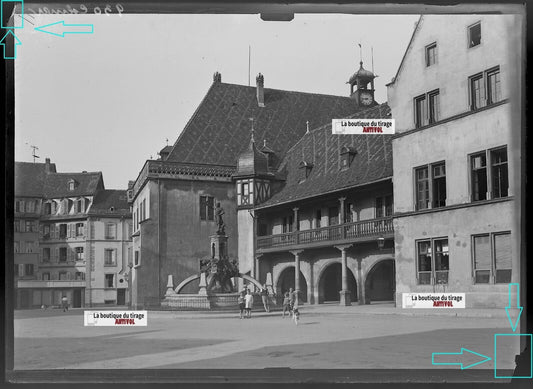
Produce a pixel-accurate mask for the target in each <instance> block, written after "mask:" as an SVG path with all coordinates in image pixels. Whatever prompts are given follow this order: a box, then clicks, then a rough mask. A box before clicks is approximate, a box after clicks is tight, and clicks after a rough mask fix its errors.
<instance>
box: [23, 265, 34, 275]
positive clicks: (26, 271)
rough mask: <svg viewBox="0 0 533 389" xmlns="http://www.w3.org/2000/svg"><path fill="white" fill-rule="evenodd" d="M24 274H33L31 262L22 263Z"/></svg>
mask: <svg viewBox="0 0 533 389" xmlns="http://www.w3.org/2000/svg"><path fill="white" fill-rule="evenodd" d="M24 274H25V275H27V276H32V275H33V264H31V263H26V264H25V265H24Z"/></svg>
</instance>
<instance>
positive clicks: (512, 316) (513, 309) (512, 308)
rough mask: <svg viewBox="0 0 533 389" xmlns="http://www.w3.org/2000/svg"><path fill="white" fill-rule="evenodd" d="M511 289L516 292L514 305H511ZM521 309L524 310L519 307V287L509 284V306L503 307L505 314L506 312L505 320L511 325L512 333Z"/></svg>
mask: <svg viewBox="0 0 533 389" xmlns="http://www.w3.org/2000/svg"><path fill="white" fill-rule="evenodd" d="M513 289H515V290H516V305H513ZM523 309H524V308H523V307H521V306H520V285H519V284H515V283H513V284H509V305H508V306H507V307H505V312H507V319H509V323H511V328H512V329H513V332H515V331H516V327H517V326H518V321H519V320H520V315H522V310H523Z"/></svg>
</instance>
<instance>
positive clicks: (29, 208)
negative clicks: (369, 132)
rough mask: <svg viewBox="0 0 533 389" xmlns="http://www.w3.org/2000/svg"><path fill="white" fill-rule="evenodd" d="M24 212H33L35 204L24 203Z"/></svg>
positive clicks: (30, 202) (31, 202)
mask: <svg viewBox="0 0 533 389" xmlns="http://www.w3.org/2000/svg"><path fill="white" fill-rule="evenodd" d="M26 212H30V213H32V212H35V202H33V201H27V202H26Z"/></svg>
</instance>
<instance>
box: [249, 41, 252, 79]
mask: <svg viewBox="0 0 533 389" xmlns="http://www.w3.org/2000/svg"><path fill="white" fill-rule="evenodd" d="M251 58H252V47H251V46H250V45H248V86H250V63H251Z"/></svg>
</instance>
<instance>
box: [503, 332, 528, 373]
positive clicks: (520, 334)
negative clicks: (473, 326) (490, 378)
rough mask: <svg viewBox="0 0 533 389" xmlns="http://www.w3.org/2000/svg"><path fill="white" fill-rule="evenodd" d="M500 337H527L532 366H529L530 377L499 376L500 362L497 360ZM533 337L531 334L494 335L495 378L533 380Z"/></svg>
mask: <svg viewBox="0 0 533 389" xmlns="http://www.w3.org/2000/svg"><path fill="white" fill-rule="evenodd" d="M499 336H502V337H503V336H527V337H528V338H529V346H528V348H529V353H530V356H529V357H530V361H531V364H530V366H529V375H528V376H510V377H509V376H499V375H498V360H497V354H496V353H497V351H498V337H499ZM532 346H533V335H531V334H494V378H533V348H532Z"/></svg>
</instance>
